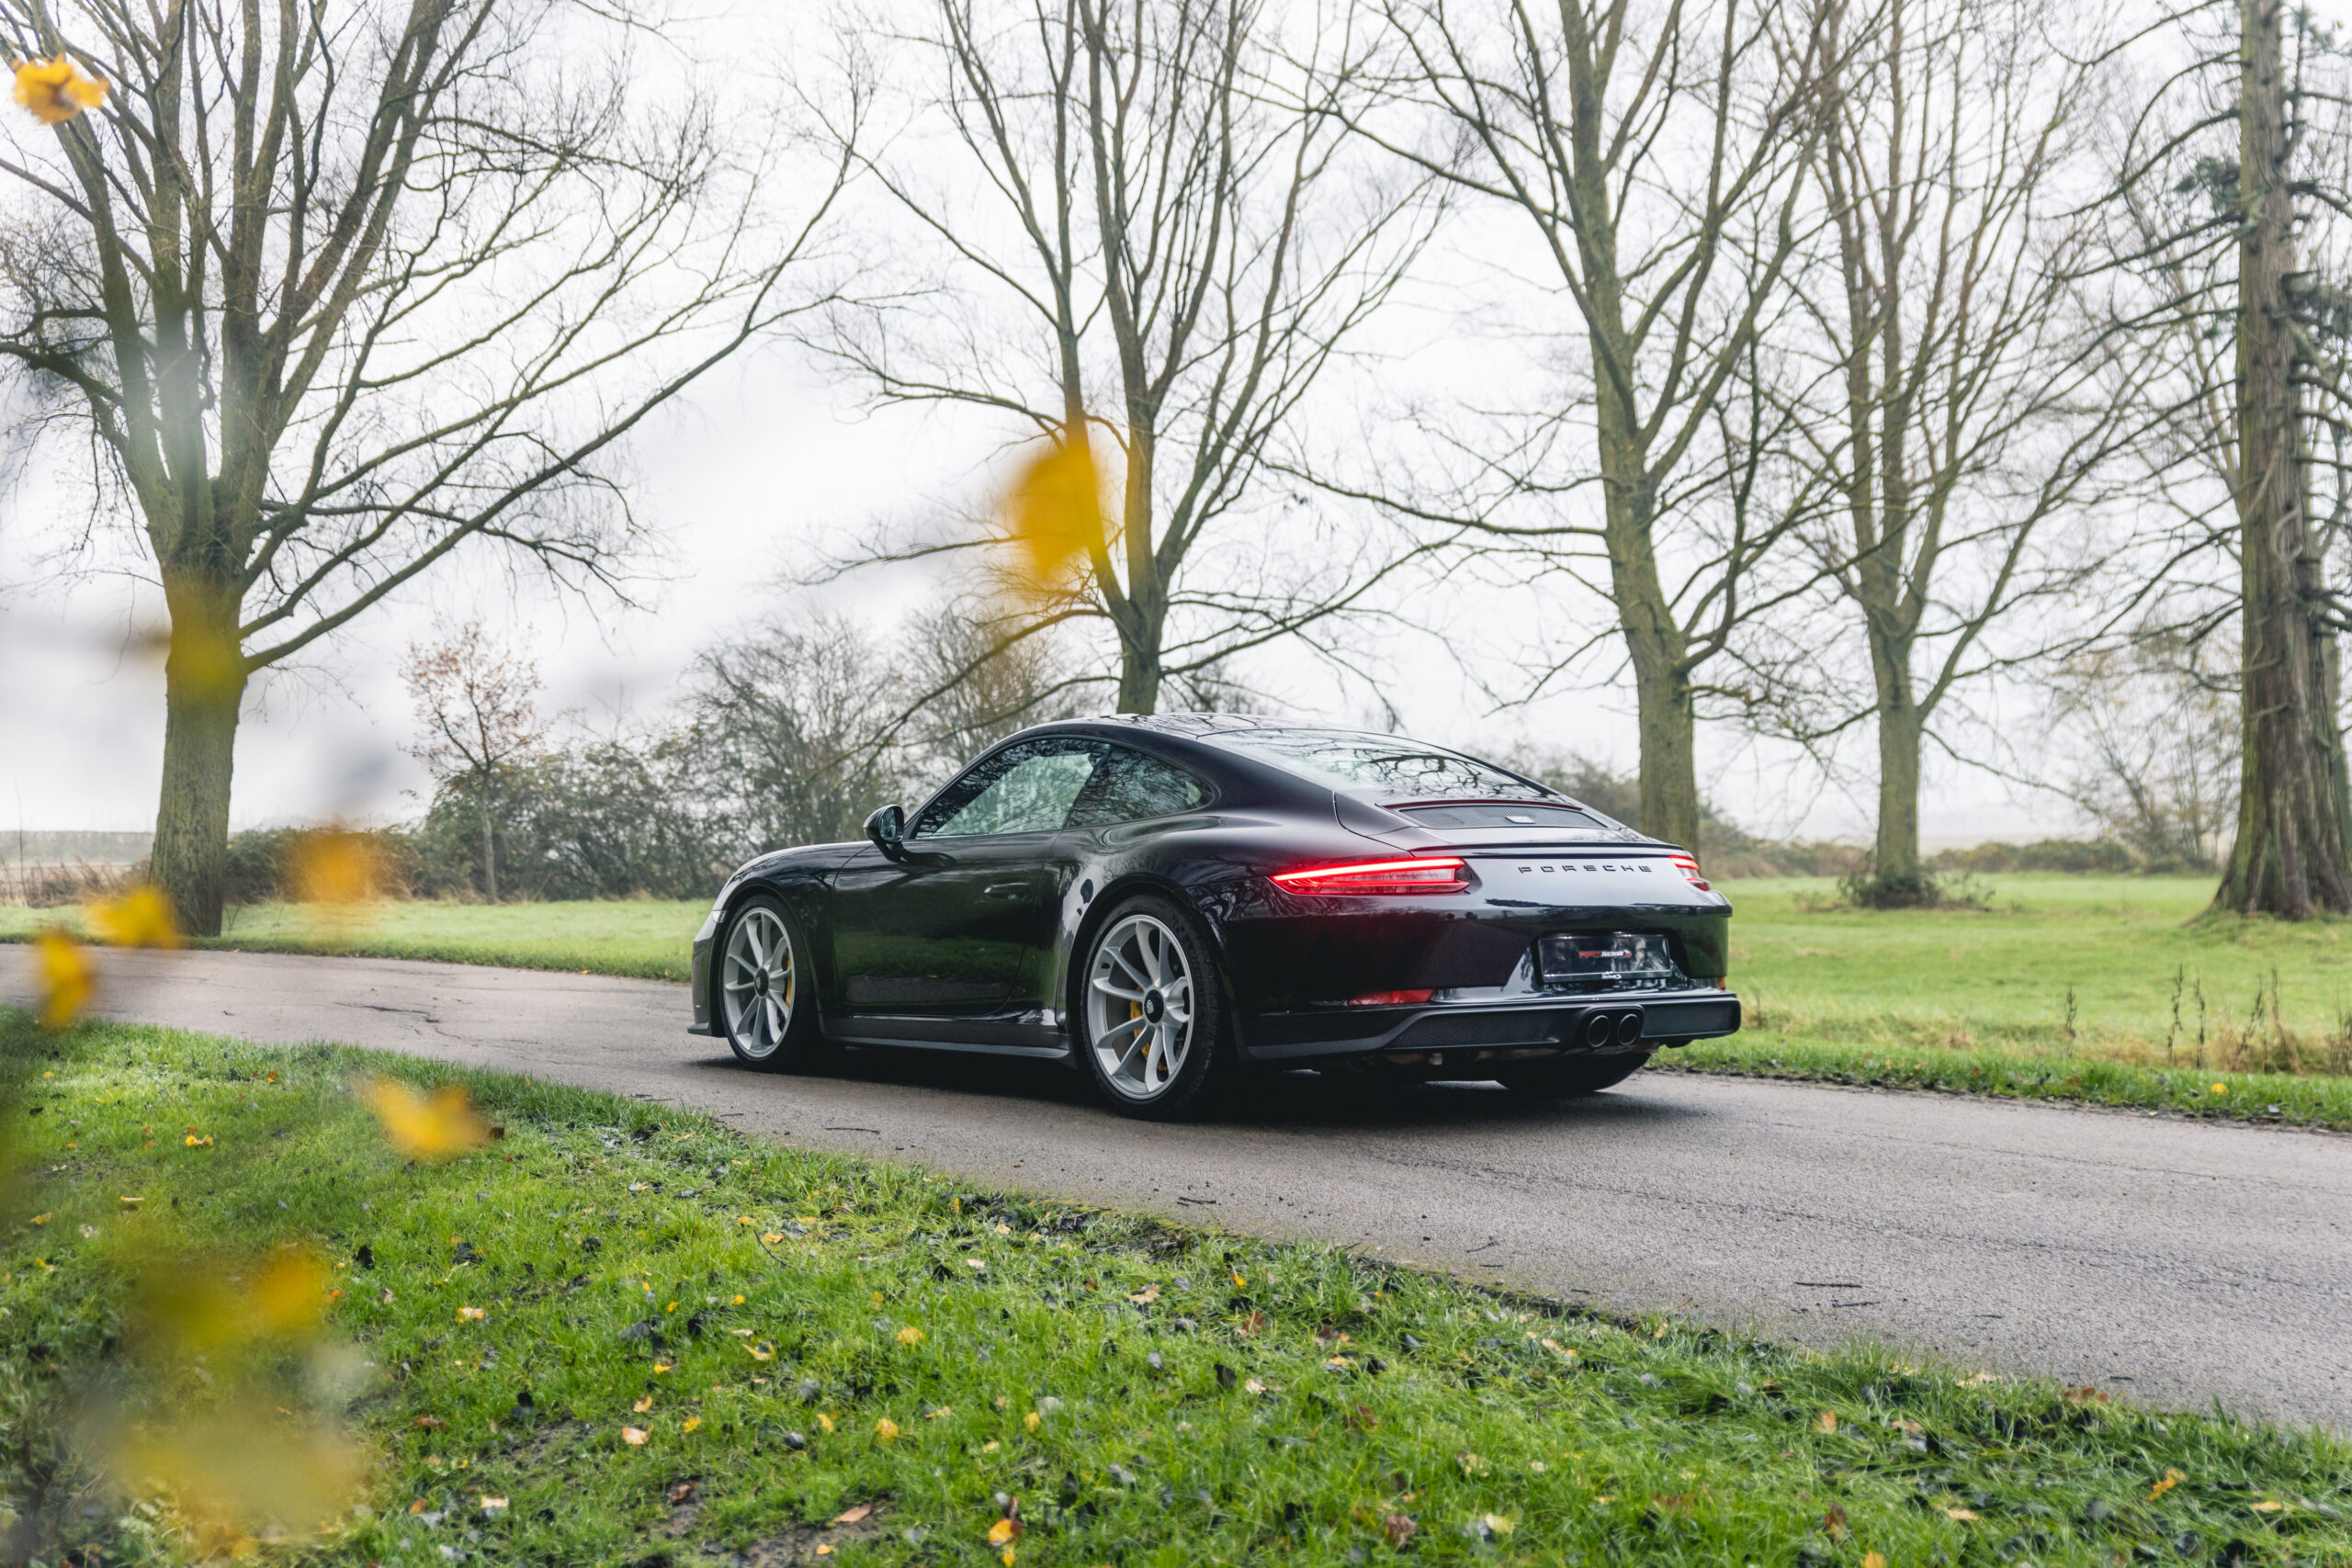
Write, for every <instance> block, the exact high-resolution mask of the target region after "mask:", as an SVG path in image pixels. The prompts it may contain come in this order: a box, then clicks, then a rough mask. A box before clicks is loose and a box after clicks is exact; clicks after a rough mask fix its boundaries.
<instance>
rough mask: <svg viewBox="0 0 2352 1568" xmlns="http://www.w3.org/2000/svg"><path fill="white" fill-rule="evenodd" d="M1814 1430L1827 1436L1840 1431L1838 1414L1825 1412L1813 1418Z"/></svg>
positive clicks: (1830, 1411) (1829, 1411)
mask: <svg viewBox="0 0 2352 1568" xmlns="http://www.w3.org/2000/svg"><path fill="white" fill-rule="evenodd" d="M1813 1429H1814V1430H1815V1431H1816V1432H1820V1433H1822V1434H1824V1435H1825V1436H1826V1434H1828V1433H1831V1432H1834V1431H1836V1430H1837V1429H1838V1412H1836V1411H1835V1410H1825V1411H1823V1412H1822V1413H1821V1414H1820V1415H1818V1416H1815V1417H1814V1418H1813Z"/></svg>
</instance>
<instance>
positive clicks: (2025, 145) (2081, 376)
mask: <svg viewBox="0 0 2352 1568" xmlns="http://www.w3.org/2000/svg"><path fill="white" fill-rule="evenodd" d="M2070 30H2071V29H2070V28H2069V26H2068V24H2067V22H2066V21H2065V20H2064V18H2055V17H2052V16H2051V15H2050V14H2049V12H2048V11H2047V8H2046V7H2043V6H2038V5H2034V4H2031V3H2030V0H1879V3H1877V4H1874V5H1869V6H1862V7H1849V6H1845V5H1843V4H1838V5H1833V6H1830V7H1829V9H1828V10H1827V12H1826V16H1825V20H1824V31H1825V35H1826V39H1827V40H1828V43H1827V47H1826V49H1825V51H1824V62H1825V63H1824V72H1823V78H1822V97H1823V107H1824V113H1823V118H1822V129H1821V132H1820V134H1819V136H1818V137H1817V138H1816V139H1815V141H1814V143H1813V149H1812V151H1813V157H1814V160H1815V165H1816V169H1817V175H1816V180H1815V188H1816V191H1817V196H1818V199H1819V201H1820V202H1821V203H1822V205H1823V208H1824V209H1825V214H1826V220H1827V227H1828V231H1829V233H1830V234H1831V235H1832V236H1834V238H1835V242H1836V243H1835V245H1834V247H1825V248H1824V252H1823V254H1820V256H1819V257H1818V259H1817V260H1816V261H1815V263H1814V264H1813V265H1804V266H1800V267H1798V268H1796V269H1795V270H1794V272H1793V273H1792V282H1793V285H1794V288H1795V292H1796V295H1797V298H1798V299H1800V300H1801V301H1803V306H1804V309H1803V310H1802V312H1801V314H1800V315H1799V317H1798V319H1797V321H1795V322H1793V323H1792V325H1793V326H1795V328H1796V329H1797V332H1796V333H1794V334H1792V353H1791V354H1790V355H1788V357H1786V358H1784V359H1782V360H1781V361H1779V362H1778V364H1779V367H1780V368H1781V370H1782V371H1783V373H1784V375H1785V372H1786V371H1788V370H1789V369H1791V368H1795V369H1797V370H1798V372H1799V373H1798V374H1796V375H1794V376H1791V377H1786V378H1785V379H1783V380H1781V382H1780V383H1778V384H1776V385H1775V386H1773V387H1771V388H1770V389H1769V391H1770V395H1771V396H1773V397H1775V398H1780V399H1785V400H1787V401H1788V405H1789V407H1790V409H1791V412H1792V417H1790V418H1788V419H1787V420H1786V421H1784V422H1782V424H1781V428H1782V429H1784V430H1785V431H1786V432H1787V434H1788V438H1789V447H1788V450H1787V452H1786V457H1787V458H1788V460H1790V461H1791V462H1792V463H1793V464H1795V465H1796V466H1797V468H1799V469H1800V470H1802V478H1801V479H1798V480H1796V481H1795V484H1796V486H1797V488H1800V489H1806V490H1813V491H1818V492H1819V493H1821V494H1822V495H1824V496H1825V497H1826V498H1827V501H1828V505H1827V506H1826V508H1825V509H1824V511H1823V513H1822V515H1821V517H1820V520H1819V522H1818V524H1817V525H1815V526H1814V527H1812V528H1811V529H1810V530H1809V532H1810V533H1811V534H1812V536H1813V539H1814V544H1815V548H1816V549H1817V550H1818V552H1819V554H1820V557H1821V558H1822V560H1823V563H1824V564H1825V566H1826V567H1827V568H1828V569H1829V570H1828V575H1827V578H1826V581H1828V582H1829V583H1831V584H1834V585H1835V588H1836V589H1837V591H1838V593H1839V594H1840V596H1841V597H1842V598H1843V599H1844V601H1845V602H1846V604H1848V605H1849V606H1850V607H1851V610H1852V611H1853V612H1854V613H1855V614H1856V615H1859V617H1860V623H1861V627H1860V629H1861V633H1862V636H1861V638H1860V641H1861V644H1862V646H1863V648H1864V649H1866V650H1867V655H1868V658H1867V665H1866V670H1867V686H1866V688H1865V693H1866V694H1863V695H1861V696H1860V698H1859V700H1857V699H1856V698H1855V697H1854V696H1853V695H1851V694H1849V692H1848V691H1846V690H1843V689H1839V688H1837V687H1836V686H1834V685H1833V686H1831V687H1830V688H1829V689H1826V690H1823V689H1821V688H1820V687H1818V686H1816V688H1815V690H1814V691H1813V692H1811V693H1809V694H1807V696H1809V697H1810V698H1812V699H1813V700H1812V701H1809V702H1808V701H1802V700H1801V701H1798V702H1796V703H1792V704H1791V705H1788V706H1786V707H1783V708H1782V709H1781V712H1782V713H1783V714H1784V715H1787V716H1791V717H1792V718H1796V720H1797V721H1796V722H1795V723H1794V724H1793V725H1792V729H1793V730H1794V731H1795V733H1796V734H1797V735H1798V736H1799V737H1800V738H1801V739H1805V740H1808V741H1814V742H1819V741H1822V740H1824V739H1827V738H1829V737H1832V736H1835V735H1837V734H1838V733H1840V732H1842V731H1844V730H1846V729H1848V728H1850V727H1852V726H1854V725H1856V724H1858V723H1860V722H1863V721H1868V722H1870V723H1871V724H1872V725H1873V726H1874V728H1875V729H1876V731H1877V751H1878V770H1877V775H1878V776H1877V784H1878V812H1877V818H1878V820H1877V839H1876V844H1875V848H1874V852H1873V855H1872V862H1871V876H1870V877H1869V878H1868V879H1867V881H1866V882H1865V883H1864V884H1863V885H1862V892H1863V896H1864V897H1868V898H1869V899H1871V901H1874V902H1878V903H1883V904H1887V905H1897V906H1899V905H1905V904H1913V903H1919V902H1925V901H1929V900H1932V898H1933V897H1935V887H1934V883H1933V880H1932V878H1930V877H1929V876H1928V874H1927V872H1926V870H1925V868H1924V865H1923V863H1922V862H1921V860H1920V855H1919V786H1920V768H1921V761H1922V757H1921V753H1922V750H1923V749H1924V747H1925V745H1926V743H1927V742H1928V739H1930V738H1931V737H1932V736H1933V735H1934V733H1935V730H1934V723H1935V719H1936V716H1937V714H1938V712H1939V708H1940V707H1941V706H1942V705H1943V704H1944V702H1945V700H1946V699H1947V698H1948V697H1949V696H1950V695H1951V693H1952V692H1953V690H1954V688H1955V687H1957V686H1961V685H1963V684H1965V683H1967V682H1971V681H1973V680H1975V679H1977V678H1980V677H1982V676H1985V675H1986V674H1988V673H1991V672H1992V671H1997V670H2000V669H2003V668H2014V667H2016V666H2017V665H2018V664H2019V663H2020V662H2022V661H2024V660H2030V659H2032V658H2035V657H2037V656H2039V655H2041V653H2042V652H2043V651H2044V649H2045V645H2046V644H2047V643H2048V642H2049V641H2050V640H2051V637H2052V633H2051V632H2050V631H2049V630H2048V628H2049V627H2050V626H2052V624H2054V623H2056V622H2060V621H2071V620H2073V619H2074V618H2073V617H2064V616H2057V615H2054V612H2055V611H2056V610H2057V609H2058V604H2057V601H2059V600H2060V599H2061V598H2062V597H2063V596H2065V595H2068V594H2071V593H2075V592H2079V591H2080V590H2081V589H2082V586H2083V584H2084V582H2085V581H2086V578H2087V577H2088V576H2089V575H2090V574H2091V572H2092V570H2093V569H2094V567H2095V566H2096V564H2097V563H2098V560H2099V558H2100V557H2099V552H2098V551H2097V550H2095V549H2093V548H2091V547H2089V546H2088V542H2087V541H2088V533H2089V528H2090V523H2091V520H2092V518H2094V517H2095V516H2096V514H2097V513H2098V508H2099V507H2100V505H2101V504H2102V503H2103V502H2106V501H2108V500H2109V499H2110V497H2111V496H2112V494H2113V493H2114V491H2115V490H2116V488H2117V487H2118V486H2120V485H2121V484H2123V483H2125V482H2127V479H2128V478H2129V476H2127V475H2126V474H2125V473H2124V472H2123V471H2122V468H2121V466H2120V462H2119V458H2120V456H2121V455H2122V454H2124V453H2125V452H2126V451H2127V450H2128V449H2129V447H2130V445H2131V442H2132V441H2134V440H2135V439H2136V438H2137V437H2138V436H2139V435H2140V434H2142V432H2143V428H2144V426H2145V424H2146V423H2147V414H2146V403H2145V394H2146V388H2145V386H2144V385H2143V376H2144V374H2145V367H2144V361H2145V359H2146V356H2145V355H2139V356H2136V358H2135V357H2133V356H2131V355H2128V354H2127V352H2126V351H2128V350H2129V349H2131V347H2132V344H2131V342H2130V340H2128V339H2122V338H2114V337H2109V336H2107V335H2104V334H2103V333H2101V331H2100V328H2101V326H2102V324H2103V318H2102V317H2101V316H2100V315H2099V313H2098V311H2097V310H2095V309H2094V308H2092V306H2091V302H2090V301H2088V300H2086V299H2085V298H2084V297H2083V291H2084V288H2085V285H2084V284H2083V282H2082V277H2083V274H2084V273H2085V271H2086V262H2087V261H2088V260H2089V259H2090V250H2091V246H2092V244H2093V243H2095V238H2096V232H2097V226H2098V220H2097V219H2096V218H2095V216H2094V215H2090V214H2086V213H2085V212H2083V211H2082V210H2081V209H2082V204H2083V197H2084V196H2085V193H2086V190H2087V189H2095V188H2096V182H2097V179H2098V175H2097V167H2098V165H2097V164H2096V163H2095V161H2094V160H2093V158H2092V156H2091V154H2092V153H2093V152H2095V150H2096V148H2095V144H2094V141H2093V133H2094V132H2095V131H2096V130H2097V129H2098V112H2097V111H2098V109H2099V107H2101V106H2100V103H2099V97H2100V94H2101V92H2102V88H2103V84H2104V82H2105V80H2106V78H2107V76H2108V74H2109V73H2107V72H2106V71H2105V70H2104V69H2103V68H2102V67H2101V66H2099V65H2098V64H2097V63H2085V61H2086V60H2093V61H2095V60H2096V58H2097V55H2098V51H2097V50H2096V49H2095V48H2086V47H2082V46H2081V43H2080V40H2078V39H2075V38H2073V37H2071V36H2069V32H2070ZM2053 532H2054V537H2053ZM2020 612H2026V613H2029V614H2028V615H2020ZM2029 615H2030V617H2031V618H2036V619H2038V620H2039V621H2040V622H2041V627H2040V628H2038V629H2040V630H2041V633H2042V635H2041V636H2038V637H2028V638H2027V639H2026V640H2025V642H2024V643H2022V644H2019V645H2015V646H2009V645H2005V644H2004V643H2002V642H2001V641H2000V640H1999V633H2000V632H2001V630H2002V629H2003V627H2004V626H2005V625H2006V624H2007V623H2012V622H2017V621H2019V620H2022V619H2026V618H2029ZM2074 629H2075V628H2074V627H2073V626H2063V627H2062V628H2061V629H2060V631H2059V632H2058V633H2057V634H2055V635H2058V636H2061V637H2063V636H2064V635H2067V634H2068V633H2070V632H2071V631H2073V630H2074ZM1816 668H1820V669H1822V670H1824V671H1826V672H1828V673H1830V674H1831V675H1832V676H1833V677H1834V673H1835V669H1836V665H1835V661H1834V660H1821V661H1820V663H1819V664H1818V665H1817V666H1816ZM1800 715H1801V717H1799V716H1800Z"/></svg>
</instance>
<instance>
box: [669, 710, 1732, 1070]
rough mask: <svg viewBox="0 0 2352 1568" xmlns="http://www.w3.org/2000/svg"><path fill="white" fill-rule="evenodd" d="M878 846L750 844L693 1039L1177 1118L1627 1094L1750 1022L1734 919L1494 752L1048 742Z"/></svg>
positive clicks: (774, 1062) (1359, 741)
mask: <svg viewBox="0 0 2352 1568" xmlns="http://www.w3.org/2000/svg"><path fill="white" fill-rule="evenodd" d="M865 831H866V841H865V842H864V843H852V844H820V845H814V846H811V847H809V848H805V849H794V850H785V851H781V852H776V853H774V854H767V855H763V856H761V857H760V858H758V859H757V860H754V861H752V863H750V864H748V865H745V866H744V867H743V868H742V869H741V870H740V871H738V872H736V874H734V875H733V876H732V877H730V878H729V880H728V883H727V886H725V887H724V888H722V889H721V890H720V892H719V895H718V900H717V902H715V903H714V904H712V906H711V909H710V917H709V919H707V920H705V921H704V922H703V926H702V930H701V931H699V932H698V933H697V934H696V935H695V944H694V1009H695V1021H694V1032H695V1033H698V1034H716V1035H721V1036H724V1037H725V1039H726V1040H727V1042H728V1043H729V1045H730V1046H731V1047H732V1048H733V1049H734V1052H735V1055H737V1056H738V1057H740V1058H741V1060H742V1061H744V1062H745V1063H747V1064H749V1065H751V1066H756V1067H768V1068H775V1067H783V1066H788V1065H790V1064H792V1063H793V1062H795V1061H797V1060H801V1059H803V1058H805V1057H806V1056H807V1055H810V1054H813V1053H814V1052H816V1051H818V1050H820V1049H822V1048H823V1047H824V1046H825V1045H827V1044H829V1043H841V1044H855V1045H901V1046H913V1047H918V1048H922V1049H930V1050H950V1051H972V1052H981V1053H989V1054H994V1055H1006V1056H1035V1057H1050V1058H1055V1059H1060V1060H1069V1061H1073V1062H1074V1063H1075V1064H1076V1065H1077V1066H1080V1068H1081V1069H1082V1070H1083V1071H1085V1072H1086V1073H1088V1074H1089V1075H1091V1077H1092V1079H1093V1081H1094V1083H1095V1084H1096V1086H1097V1087H1098V1088H1099V1089H1100V1090H1101V1091H1102V1094H1103V1098H1104V1099H1105V1100H1108V1101H1109V1102H1110V1103H1111V1104H1112V1105H1113V1106H1115V1107H1116V1108H1118V1109H1119V1110H1121V1111H1128V1112H1130V1113H1133V1114H1136V1115H1143V1116H1156V1117H1166V1116H1174V1115H1178V1114H1182V1113H1183V1112H1185V1111H1189V1110H1192V1109H1193V1108H1195V1107H1198V1106H1200V1105H1201V1104H1203V1103H1204V1100H1205V1099H1206V1097H1208V1096H1209V1095H1210V1094H1211V1093H1212V1092H1213V1091H1214V1090H1216V1089H1219V1088H1221V1087H1223V1086H1224V1085H1226V1084H1227V1082H1229V1081H1230V1080H1233V1079H1236V1078H1238V1077H1240V1076H1241V1075H1242V1074H1243V1072H1244V1071H1245V1070H1247V1069H1248V1068H1249V1067H1250V1066H1252V1065H1261V1066H1272V1067H1277V1068H1281V1067H1302V1066H1314V1067H1333V1066H1345V1067H1357V1068H1365V1069H1372V1070H1385V1071H1390V1072H1396V1073H1399V1074H1404V1075H1408V1076H1416V1077H1447V1078H1496V1079H1499V1080H1501V1081H1502V1082H1503V1083H1504V1084H1506V1085H1508V1086H1510V1088H1512V1089H1519V1090H1522V1091H1525V1092H1528V1093H1533V1094H1544V1095H1570V1094H1587V1093H1591V1092H1593V1091H1594V1090H1597V1089H1607V1088H1608V1087H1610V1086H1611V1085H1612V1084H1615V1083H1617V1082H1619V1081H1621V1080H1622V1079H1623V1078H1624V1077H1627V1076H1628V1075H1629V1074H1631V1073H1633V1072H1634V1070H1635V1069H1636V1068H1638V1067H1640V1066H1642V1065H1643V1064H1644V1063H1645V1062H1646V1061H1648V1060H1649V1058H1650V1056H1651V1055H1652V1053H1654V1052H1655V1051H1657V1049H1658V1048H1659V1047H1661V1046H1673V1045H1683V1044H1687V1043H1690V1042H1691V1041H1692V1040H1697V1039H1702V1038H1706V1037H1708V1036H1712V1035H1724V1034H1730V1033H1733V1032H1736V1031H1737V1029H1738V1028H1739V1020H1740V1014H1739V999H1738V998H1737V997H1736V996H1734V995H1733V994H1732V993H1731V991H1730V989H1729V985H1730V982H1729V980H1728V978H1727V968H1728V964H1727V956H1728V946H1727V943H1728V931H1729V926H1730V920H1731V901H1730V900H1729V899H1727V898H1725V897H1724V896H1723V895H1722V894H1721V893H1718V892H1716V891H1715V890H1714V889H1713V888H1712V887H1710V886H1708V884H1707V881H1706V879H1705V877H1704V876H1703V875H1702V874H1701V872H1700V868H1699V863H1698V862H1697V861H1696V860H1694V859H1693V858H1692V857H1691V855H1689V854H1688V853H1685V852H1683V851H1681V850H1679V849H1678V848H1676V847H1675V846H1674V845H1671V844H1665V843H1660V842H1658V841H1657V840H1653V839H1647V838H1645V837H1643V836H1642V835H1641V834H1639V833H1637V832H1635V831H1634V830H1633V829H1630V828H1627V827H1624V826H1623V824H1621V823H1618V822H1616V821H1613V820H1611V818H1607V817H1604V816H1602V815H1601V814H1600V812H1598V811H1596V810H1593V809H1592V808H1591V807H1588V806H1584V805H1580V804H1579V803H1577V801H1574V800H1571V799H1569V798H1567V797H1566V796H1565V795H1561V794H1559V793H1558V792H1556V791H1555V790H1552V789H1549V788H1546V787H1545V786H1544V785H1543V784H1538V783H1536V782H1535V781H1533V780H1532V779H1528V778H1523V777H1521V775H1519V774H1517V773H1512V772H1510V770H1509V769H1507V768H1501V767H1498V766H1496V765H1495V764H1493V763H1491V762H1484V761H1479V760H1477V759H1476V758H1475V757H1469V756H1465V755H1464V754H1462V753H1461V752H1458V751H1454V750H1448V749H1446V748H1444V747H1439V746H1430V745H1425V744H1423V743H1421V742H1419V741H1416V740H1408V739H1401V738H1399V737H1397V736H1393V735H1374V734H1365V733H1361V732H1357V731H1352V730H1341V729H1321V728H1305V727H1301V726H1297V725H1291V724H1283V723H1278V722H1274V721H1272V720H1267V719H1260V718H1252V717H1241V716H1227V715H1218V714H1168V715H1160V716H1153V717H1145V718H1136V717H1114V718H1101V719H1090V720H1084V721H1080V722H1071V723H1057V724H1046V725H1039V726H1037V727H1035V728H1030V729H1025V730H1023V731H1022V732H1021V733H1020V734H1018V735H1015V736H1013V737H1012V739H1008V740H1005V741H1003V742H1002V743H1001V744H999V745H998V746H996V747H994V748H993V749H991V750H989V751H988V752H987V753H986V754H984V755H983V756H981V757H980V759H979V760H978V761H975V762H974V763H972V765H971V766H970V767H968V768H967V769H965V770H964V772H963V773H961V774H959V775H958V776H957V777H956V780H955V781H954V782H953V783H951V784H948V785H947V786H946V787H945V788H944V789H942V790H940V791H939V792H938V793H937V794H936V795H933V796H932V797H931V798H930V799H929V800H927V801H925V802H924V803H923V804H922V806H921V807H918V808H917V809H916V810H915V811H914V812H913V813H912V814H911V815H910V814H908V813H906V812H905V811H903V810H902V809H901V808H900V807H897V806H886V807H882V808H881V809H880V810H878V811H876V812H875V813H874V815H873V816H872V817H870V818H867V819H866V823H865Z"/></svg>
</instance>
